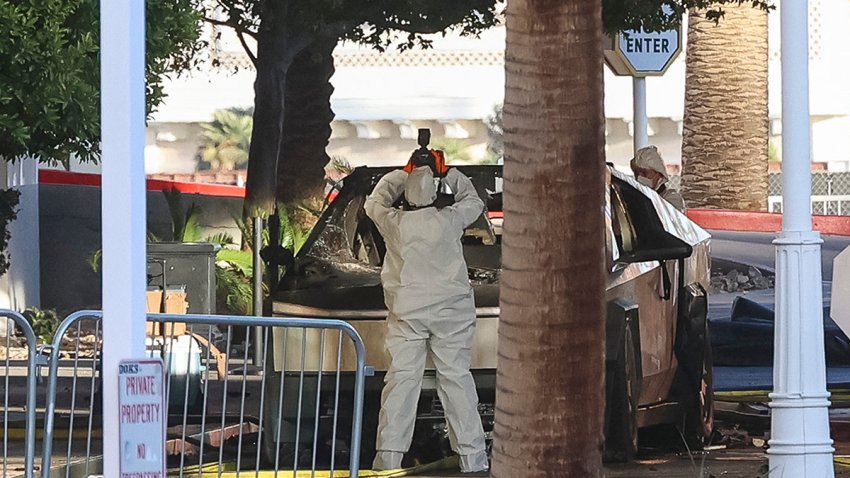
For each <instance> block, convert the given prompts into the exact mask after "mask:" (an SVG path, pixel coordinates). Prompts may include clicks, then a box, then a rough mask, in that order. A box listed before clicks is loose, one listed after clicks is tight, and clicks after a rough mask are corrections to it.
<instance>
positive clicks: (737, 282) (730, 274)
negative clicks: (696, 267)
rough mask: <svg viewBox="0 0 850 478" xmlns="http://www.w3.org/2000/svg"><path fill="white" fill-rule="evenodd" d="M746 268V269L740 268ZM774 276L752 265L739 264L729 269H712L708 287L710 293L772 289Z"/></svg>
mask: <svg viewBox="0 0 850 478" xmlns="http://www.w3.org/2000/svg"><path fill="white" fill-rule="evenodd" d="M743 268H746V270H741V269H743ZM775 281H776V277H775V276H774V275H773V274H770V273H766V272H763V271H762V270H760V269H758V268H756V267H753V266H745V265H739V267H733V268H731V269H727V268H720V269H712V271H711V281H710V283H709V288H710V291H709V292H711V293H717V292H733V293H734V292H746V291H750V290H762V289H772V288H773V286H774V283H775Z"/></svg>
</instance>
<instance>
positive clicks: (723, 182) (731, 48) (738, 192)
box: [682, 3, 768, 210]
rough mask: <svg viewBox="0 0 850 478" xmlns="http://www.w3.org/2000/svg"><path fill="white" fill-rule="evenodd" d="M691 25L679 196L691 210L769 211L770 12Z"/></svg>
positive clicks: (747, 9) (746, 10) (741, 10)
mask: <svg viewBox="0 0 850 478" xmlns="http://www.w3.org/2000/svg"><path fill="white" fill-rule="evenodd" d="M724 9H725V10H726V16H725V18H723V19H721V20H720V23H719V24H717V25H716V24H715V23H714V22H713V21H712V20H707V19H706V18H705V16H704V15H702V14H701V13H700V12H695V11H692V12H691V14H690V15H689V18H688V23H689V24H688V47H687V57H686V65H687V74H686V79H685V116H684V127H683V138H682V166H683V168H682V184H683V188H682V192H683V195H684V198H685V202H686V203H687V205H688V207H697V208H699V207H703V208H720V209H743V210H764V209H765V208H766V207H767V167H768V111H767V62H768V57H767V55H768V45H767V12H765V11H764V10H762V9H759V8H752V7H751V6H750V5H747V4H746V3H745V4H744V5H741V6H736V5H727V6H725V7H724Z"/></svg>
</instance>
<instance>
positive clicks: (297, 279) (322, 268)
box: [266, 166, 713, 460]
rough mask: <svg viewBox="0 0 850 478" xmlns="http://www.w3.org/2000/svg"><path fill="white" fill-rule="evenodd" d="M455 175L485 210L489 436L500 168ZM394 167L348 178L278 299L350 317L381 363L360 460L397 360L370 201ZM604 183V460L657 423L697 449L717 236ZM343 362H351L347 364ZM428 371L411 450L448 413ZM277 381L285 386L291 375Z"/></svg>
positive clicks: (482, 261)
mask: <svg viewBox="0 0 850 478" xmlns="http://www.w3.org/2000/svg"><path fill="white" fill-rule="evenodd" d="M458 169H459V170H460V171H461V172H462V173H464V174H466V175H467V176H468V177H470V179H471V180H472V182H473V184H474V185H475V187H476V190H477V191H478V192H479V195H480V196H481V198H482V199H483V200H484V202H485V204H486V209H485V212H484V213H483V214H482V216H481V217H480V218H479V219H478V221H476V223H474V224H473V225H471V226H470V227H469V228H468V229H467V232H466V235H465V237H464V238H463V247H464V254H465V256H466V261H467V265H468V267H469V277H470V280H471V282H472V285H473V289H474V293H475V303H476V307H477V325H476V332H475V334H476V335H475V341H474V345H473V350H472V373H473V376H474V378H475V382H476V386H477V389H478V394H479V400H480V406H479V412H481V414H482V418H483V421H484V425H485V430H487V429H488V425H489V427H490V429H492V428H491V427H492V422H493V403H494V400H495V385H496V383H495V382H496V346H497V338H498V333H497V328H498V318H499V276H500V265H501V223H502V201H501V185H502V178H501V174H502V169H501V167H500V166H470V167H459V168H458ZM390 170H391V169H389V168H358V169H356V170H355V171H354V172H353V173H352V174H351V175H350V176H348V177H347V178H346V179H345V180H344V183H343V185H342V187H341V188H340V189H339V191H338V193H337V194H336V197H335V198H334V200H333V201H332V202H331V203H330V205H329V206H328V208H327V209H326V210H325V212H324V214H323V215H322V217H321V219H320V220H319V221H318V223H317V225H316V226H315V228H314V230H313V231H312V233H311V235H310V237H309V239H308V240H307V242H306V244H305V245H304V246H303V248H302V249H301V250H300V252H299V253H298V255H297V256H296V257H295V259H294V263H293V264H291V265H290V267H288V269H287V272H286V274H285V275H284V277H283V278H282V280H281V282H280V284H279V287H278V290H277V291H276V292H275V293H274V296H273V313H274V314H275V315H277V316H290V317H291V316H301V317H322V318H338V319H344V320H346V321H348V322H349V323H351V324H352V325H353V326H354V327H355V328H356V329H357V330H358V332H359V333H360V335H361V336H362V338H363V340H364V342H365V345H366V350H367V356H366V363H367V364H368V365H369V366H371V367H373V368H374V375H373V376H371V377H369V378H368V380H367V385H366V401H365V415H364V426H363V454H362V459H363V460H371V458H372V453H373V452H374V434H375V428H376V423H377V415H378V410H379V405H380V392H381V388H382V386H383V376H384V373H385V372H386V370H387V367H388V364H389V360H388V357H387V356H386V355H385V352H384V338H385V330H386V324H385V319H386V316H387V310H386V308H385V306H384V298H383V291H382V288H381V280H380V274H379V273H380V270H381V265H382V260H383V256H384V253H385V246H384V243H383V240H382V238H381V236H380V234H379V233H378V230H377V228H376V227H375V225H374V224H373V223H372V221H371V220H370V219H369V218H368V217H367V216H366V214H365V213H364V210H363V204H364V201H365V199H366V197H367V195H368V194H369V193H370V192H371V190H372V188H373V187H374V186H375V184H376V183H377V181H378V180H379V179H380V178H381V176H382V175H383V174H385V173H387V172H388V171H390ZM607 185H608V188H609V194H607V201H606V209H605V211H606V216H607V217H606V219H607V221H606V223H607V234H606V238H607V240H606V244H605V248H606V251H607V265H606V266H607V270H608V271H609V276H608V281H607V287H606V291H605V298H606V302H607V304H608V307H607V316H606V317H605V318H604V320H606V334H607V338H606V405H605V455H606V457H607V458H608V459H612V460H628V459H629V458H631V457H632V456H633V454H634V453H635V451H636V449H637V446H638V443H637V439H638V429H639V428H642V427H649V426H651V425H658V424H675V425H676V426H677V427H678V428H679V429H680V431H681V432H682V433H683V435H684V436H685V437H686V438H687V439H688V440H689V441H691V443H690V445H691V446H694V445H697V446H698V445H699V444H700V443H702V442H703V441H704V440H706V439H707V438H708V437H709V435H710V433H711V429H712V420H713V401H712V393H711V392H712V370H711V350H710V341H709V337H708V329H707V321H706V312H707V297H706V287H707V284H708V277H709V255H708V243H709V235H708V234H707V233H706V232H705V231H704V230H702V229H701V228H699V227H698V226H697V225H696V224H694V223H693V222H691V221H690V220H689V219H688V218H687V217H686V216H685V215H683V214H682V213H680V212H679V211H677V210H676V209H675V208H673V207H672V206H671V205H670V204H669V203H667V202H666V201H664V200H663V199H661V198H660V197H659V196H658V195H657V194H656V193H655V192H654V191H652V190H650V189H648V188H646V187H645V186H642V185H640V184H639V183H637V182H636V181H635V180H634V179H633V178H632V177H631V176H627V175H624V174H622V173H620V172H618V171H616V170H615V169H614V168H613V167H609V168H608V173H607ZM553 200H556V199H553ZM600 246H601V245H600ZM600 320H603V318H602V317H600ZM274 335H275V345H274V347H270V348H271V350H270V351H267V354H268V355H267V359H271V360H274V364H275V371H276V372H280V371H281V370H282V369H284V371H285V369H286V367H283V366H282V357H281V353H280V350H281V349H282V348H281V346H280V342H281V341H282V340H285V338H284V337H283V336H282V334H277V333H276V334H274ZM307 346H310V345H307ZM316 346H318V345H316ZM295 350H297V348H295ZM342 362H343V363H348V364H353V361H352V360H350V358H348V357H343V359H342ZM429 373H430V375H426V378H425V380H424V382H423V391H422V395H421V397H420V403H419V408H418V410H419V415H418V417H417V423H418V424H424V425H423V427H422V429H420V428H417V431H416V434H417V437H419V438H417V437H415V438H414V447H415V446H416V443H417V440H428V439H430V438H429V437H428V436H427V435H428V433H429V430H431V431H433V430H439V429H440V428H441V427H440V425H439V424H440V423H441V420H442V410H441V407H440V403H439V400H438V398H437V397H436V395H437V394H436V391H435V378H434V375H433V367H431V364H430V363H429V366H428V372H426V374H429ZM277 376H278V377H280V376H283V377H284V380H286V378H285V377H286V373H284V374H282V375H281V374H278V375H277ZM277 380H280V378H278V379H277ZM268 384H269V385H268V390H270V393H274V391H273V390H274V389H275V387H278V382H276V381H275V380H273V379H270V380H268ZM328 386H329V387H330V388H325V387H328ZM342 386H343V387H344V386H346V385H345V384H342ZM331 388H333V384H327V385H324V386H323V388H322V390H330V389H331ZM307 395H309V394H307ZM270 401H271V400H270ZM310 407H311V408H312V407H313V405H311V406H310ZM317 408H318V407H317ZM269 413H273V411H271V410H270V411H269ZM284 413H285V414H287V413H286V412H284ZM294 416H296V415H295V414H294V413H293V411H292V410H290V411H289V413H288V414H287V416H282V417H278V418H279V419H280V420H282V422H281V423H283V424H284V425H285V424H286V423H287V421H289V420H292V419H293V417H294ZM302 417H303V415H302ZM429 423H430V424H431V425H428V424H429ZM434 423H436V425H435V424H434ZM284 425H281V426H284ZM429 426H430V428H429ZM423 430H424V431H423ZM423 437H424V438H423ZM266 446H268V444H266ZM431 448H435V447H434V446H431Z"/></svg>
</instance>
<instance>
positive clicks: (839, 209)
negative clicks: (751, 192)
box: [767, 195, 850, 216]
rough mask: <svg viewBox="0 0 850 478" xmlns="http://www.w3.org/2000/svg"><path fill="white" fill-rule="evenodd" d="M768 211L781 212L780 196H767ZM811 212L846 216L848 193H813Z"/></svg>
mask: <svg viewBox="0 0 850 478" xmlns="http://www.w3.org/2000/svg"><path fill="white" fill-rule="evenodd" d="M767 210H768V212H777V213H778V212H782V196H769V197H768V198H767ZM811 211H812V214H818V215H824V216H846V215H848V214H850V195H840V196H836V195H813V196H812V209H811Z"/></svg>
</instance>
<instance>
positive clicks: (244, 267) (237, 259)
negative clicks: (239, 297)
mask: <svg viewBox="0 0 850 478" xmlns="http://www.w3.org/2000/svg"><path fill="white" fill-rule="evenodd" d="M215 260H216V262H224V263H226V264H227V265H228V266H230V267H233V268H235V269H238V270H239V271H240V272H241V273H242V274H244V275H245V276H247V277H251V276H252V275H253V273H254V257H253V255H252V254H251V252H250V251H241V250H239V249H227V248H225V249H219V251H218V252H217V253H216V255H215Z"/></svg>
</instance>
